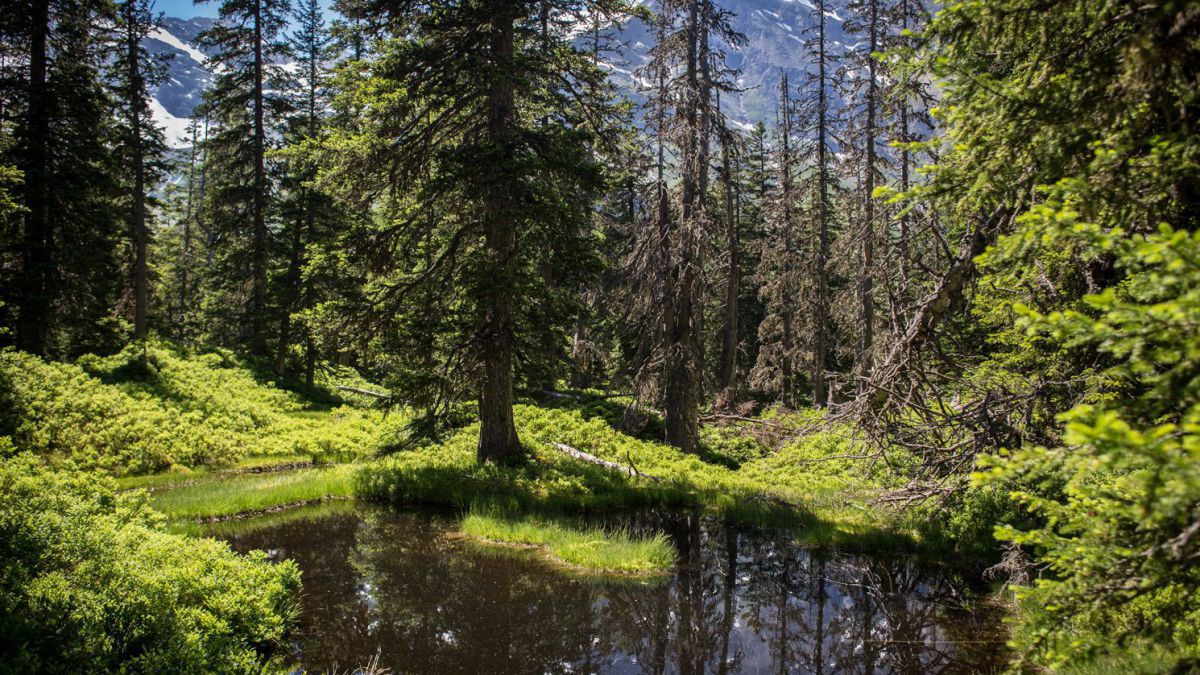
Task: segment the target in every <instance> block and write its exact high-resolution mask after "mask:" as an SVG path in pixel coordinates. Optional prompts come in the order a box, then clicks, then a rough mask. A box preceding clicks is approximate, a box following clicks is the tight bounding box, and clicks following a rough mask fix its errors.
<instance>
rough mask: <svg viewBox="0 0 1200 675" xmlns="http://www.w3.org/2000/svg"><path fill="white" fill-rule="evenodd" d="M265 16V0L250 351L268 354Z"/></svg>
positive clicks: (257, 82) (257, 30)
mask: <svg viewBox="0 0 1200 675" xmlns="http://www.w3.org/2000/svg"><path fill="white" fill-rule="evenodd" d="M262 24H263V17H262V2H261V0H259V1H256V2H255V3H254V230H253V233H252V237H253V239H252V241H251V245H250V248H251V251H250V257H251V274H252V277H253V278H252V279H251V295H250V326H251V331H252V332H253V335H251V336H250V349H251V351H252V352H253V353H255V354H256V355H258V356H264V355H266V353H267V345H266V326H265V325H264V323H265V321H266V318H267V317H266V311H267V219H266V201H267V195H266V193H267V169H266V127H265V123H264V119H263V117H264V101H263V97H264V93H263V87H264V84H263V70H264V68H265V64H264V63H263V30H262Z"/></svg>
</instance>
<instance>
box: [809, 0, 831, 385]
mask: <svg viewBox="0 0 1200 675" xmlns="http://www.w3.org/2000/svg"><path fill="white" fill-rule="evenodd" d="M826 77H827V75H826V73H825V2H824V0H817V86H818V91H817V255H816V260H815V261H814V263H815V264H814V267H815V269H814V273H815V275H816V282H817V301H816V303H815V304H814V316H813V332H814V333H815V335H814V336H813V372H812V395H813V405H815V406H823V405H825V404H826V402H827V401H826V399H827V397H828V393H827V391H826V387H825V362H826V351H827V349H828V346H827V342H828V336H827V331H828V325H829V284H828V280H827V279H826V277H825V275H826V272H827V271H828V260H829V202H828V200H829V167H828V162H829V159H828V154H829V152H828V147H827V146H826V134H827V130H826V121H827V120H826V115H827V114H828V101H827V100H826V99H827V94H826V91H825V85H826Z"/></svg>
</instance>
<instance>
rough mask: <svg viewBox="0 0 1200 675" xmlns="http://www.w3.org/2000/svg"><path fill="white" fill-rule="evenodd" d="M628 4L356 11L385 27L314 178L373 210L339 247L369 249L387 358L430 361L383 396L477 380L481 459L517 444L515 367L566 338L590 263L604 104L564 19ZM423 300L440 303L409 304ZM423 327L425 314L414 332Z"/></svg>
mask: <svg viewBox="0 0 1200 675" xmlns="http://www.w3.org/2000/svg"><path fill="white" fill-rule="evenodd" d="M623 8H624V3H623V2H616V1H615V0H614V1H604V0H594V1H590V2H583V1H577V2H571V1H567V0H558V1H553V2H551V1H547V2H512V1H508V0H487V1H476V2H454V3H451V2H433V3H428V2H391V3H378V4H376V3H367V4H366V5H365V6H364V7H362V8H360V10H361V11H362V12H364V13H365V14H364V15H363V16H360V17H359V18H364V17H365V16H368V15H370V16H374V17H375V18H376V19H379V18H380V17H386V20H385V21H383V23H384V24H386V25H387V27H388V32H387V33H386V34H384V35H383V38H382V39H381V40H380V41H379V42H378V43H375V44H372V45H370V47H369V48H368V50H367V51H368V54H369V58H370V61H369V63H367V64H366V67H367V68H369V69H370V72H371V74H372V79H371V81H370V82H369V89H368V88H364V84H367V83H364V82H361V81H360V83H359V85H358V87H356V88H354V89H352V90H351V91H348V92H346V94H345V95H344V96H342V97H340V98H339V100H338V110H337V114H336V116H341V117H343V118H344V119H346V120H353V122H352V123H350V124H344V125H340V127H339V128H338V129H337V130H335V131H334V133H333V137H332V139H331V141H330V144H329V150H328V151H327V155H326V156H327V157H329V158H330V160H331V163H330V167H331V169H332V170H331V171H327V172H326V174H325V183H326V184H327V185H330V186H331V188H332V189H335V190H336V191H337V193H338V194H339V195H340V196H342V197H343V199H346V200H347V201H348V203H352V204H355V205H357V206H359V207H365V208H366V209H369V210H370V211H371V212H372V218H373V220H372V221H371V222H368V223H364V224H362V227H361V228H360V229H359V230H358V232H357V233H356V234H357V237H358V239H359V241H364V240H365V241H370V242H372V243H371V244H370V245H369V246H363V245H362V244H359V245H357V246H356V245H354V244H351V245H352V246H354V247H355V248H357V249H358V250H361V251H362V253H363V254H364V257H363V258H362V259H361V264H360V265H361V266H360V267H359V268H358V269H360V270H361V271H362V273H363V274H364V275H365V276H366V279H365V286H364V287H362V288H361V291H359V292H358V295H359V307H360V308H361V310H362V314H363V315H366V316H379V315H381V314H382V315H384V316H383V321H385V322H388V323H386V324H385V325H389V326H392V327H394V328H395V329H396V332H395V333H393V334H391V335H390V336H388V338H387V339H388V341H389V344H390V345H393V346H392V347H391V349H389V350H388V351H389V352H390V353H392V354H393V357H392V358H391V363H392V367H393V369H395V367H396V364H398V363H403V362H404V361H405V360H406V359H411V358H413V357H414V356H416V355H417V354H424V355H425V358H426V359H427V362H426V363H422V364H420V368H419V371H420V373H421V374H422V375H421V376H420V377H404V378H396V379H394V380H393V383H394V384H395V385H396V386H395V387H394V389H397V390H398V393H399V394H401V395H402V396H404V397H405V398H406V399H407V400H410V401H412V399H413V398H414V397H415V398H418V399H421V400H423V401H424V402H425V403H426V404H427V405H428V407H430V408H431V409H437V408H438V407H439V406H441V405H442V402H444V401H446V400H453V399H454V398H457V397H458V395H459V394H461V393H465V392H466V391H469V390H471V389H474V392H475V394H476V395H477V397H478V399H477V400H478V404H479V418H480V437H479V446H478V458H479V460H480V461H498V462H507V461H512V460H515V459H517V458H519V457H521V456H522V455H523V449H522V447H521V444H520V440H519V439H518V437H517V432H516V427H515V424H514V421H513V409H512V405H513V395H514V394H513V389H514V372H515V371H516V370H519V369H521V370H523V369H525V368H527V367H528V366H529V365H530V363H528V362H526V360H525V358H524V356H525V353H526V352H525V347H529V352H528V353H530V354H534V353H536V352H537V351H539V349H540V346H541V345H545V344H546V343H547V339H546V337H545V336H546V334H547V333H550V334H557V335H560V336H562V339H561V341H556V343H557V344H559V345H564V346H565V345H566V344H567V340H566V334H565V329H566V327H567V326H569V325H571V323H573V316H571V312H570V308H571V307H577V306H578V300H577V297H576V296H577V293H578V289H579V288H580V285H581V284H580V281H581V280H580V279H576V278H573V277H574V276H576V275H579V274H587V273H591V272H594V271H595V269H596V256H595V242H594V238H593V236H592V234H591V232H592V212H591V206H592V202H593V200H594V198H595V197H596V196H597V195H598V191H599V189H600V188H601V187H602V185H601V178H602V176H601V173H600V171H599V167H598V165H597V163H596V162H595V159H594V157H593V153H592V147H593V141H594V138H595V136H596V128H597V126H596V123H595V122H592V120H599V121H602V120H604V119H605V117H606V116H607V115H608V114H609V113H608V112H607V109H608V108H609V106H608V103H607V102H606V101H602V100H595V99H594V98H591V97H588V96H587V95H586V93H587V91H588V87H587V86H586V83H588V82H591V81H595V80H599V79H603V77H604V75H603V73H602V72H599V71H598V70H597V69H596V67H595V65H594V64H593V63H592V62H591V59H588V58H587V55H586V54H583V53H581V52H580V50H578V49H577V48H576V47H575V46H574V45H573V44H572V43H571V41H570V40H569V37H568V36H569V33H568V28H569V27H570V26H572V25H575V22H577V21H578V20H579V18H580V16H582V15H584V14H586V13H588V12H596V11H600V12H603V13H605V14H607V15H611V14H616V13H619V12H620V11H621V10H623ZM543 20H545V22H546V23H545V24H544V23H543ZM544 25H545V26H547V27H546V29H543V26H544ZM354 63H355V65H354V67H358V65H359V64H358V62H354ZM368 98H369V99H370V101H371V105H368V106H363V105H361V102H362V101H363V100H366V99H368ZM585 119H587V120H589V122H588V123H587V124H585V123H584V120H585ZM383 139H387V141H386V144H385V143H384V140H383ZM518 235H519V236H518ZM389 251H391V252H394V253H392V254H389V253H388V252H389ZM430 303H432V305H435V306H436V307H438V308H439V309H437V310H435V311H426V312H421V309H422V308H423V307H424V308H425V309H433V307H431V306H429V305H430ZM564 320H565V321H566V322H565V323H564ZM427 321H435V322H436V323H435V325H424V326H420V327H419V328H420V329H419V330H413V328H416V327H417V326H415V325H414V322H427ZM381 337H382V336H381ZM431 340H432V341H433V342H432V344H430V343H429V342H428V341H431ZM376 344H380V343H379V342H377V343H376ZM403 345H413V346H415V347H419V349H418V350H417V351H416V352H415V353H411V352H410V353H405V350H403V349H402V346H403ZM559 349H560V351H561V350H562V347H559ZM562 358H563V359H564V360H565V354H563V357H562ZM414 365H415V364H414ZM417 370H418V368H416V367H410V366H401V368H400V372H409V373H412V372H414V371H417Z"/></svg>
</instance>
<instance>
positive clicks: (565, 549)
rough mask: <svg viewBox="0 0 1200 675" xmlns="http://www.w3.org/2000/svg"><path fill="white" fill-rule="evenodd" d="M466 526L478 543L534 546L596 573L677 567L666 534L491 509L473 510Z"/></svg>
mask: <svg viewBox="0 0 1200 675" xmlns="http://www.w3.org/2000/svg"><path fill="white" fill-rule="evenodd" d="M461 528H462V531H463V533H464V534H466V535H468V536H470V537H472V538H474V539H477V540H480V541H483V542H486V543H494V544H503V545H516V546H526V547H533V548H536V549H538V550H539V551H541V552H542V553H544V554H545V555H546V556H548V557H550V558H551V559H553V560H555V561H557V562H560V563H563V564H565V565H567V566H569V567H572V568H575V569H578V570H580V571H585V572H590V573H600V574H623V575H638V576H662V575H666V574H669V573H670V572H671V568H672V567H673V566H674V564H675V553H674V551H673V550H672V549H671V545H670V544H669V543H668V542H667V538H666V537H665V536H664V535H662V534H654V535H651V536H635V535H633V534H631V533H629V532H628V531H625V530H612V531H606V530H602V529H599V528H575V527H572V526H570V525H566V524H564V523H561V522H556V521H552V520H548V519H545V518H539V517H516V516H507V515H501V514H499V513H497V512H492V511H487V510H481V511H472V512H471V513H470V514H469V515H468V516H467V517H466V518H464V519H463V522H462V525H461Z"/></svg>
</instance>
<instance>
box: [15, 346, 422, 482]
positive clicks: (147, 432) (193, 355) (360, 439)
mask: <svg viewBox="0 0 1200 675" xmlns="http://www.w3.org/2000/svg"><path fill="white" fill-rule="evenodd" d="M346 377H347V379H348V381H356V380H353V379H349V378H348V376H346ZM335 382H336V380H329V381H328V382H325V383H324V384H323V387H314V388H310V389H308V390H307V393H306V394H304V395H302V394H300V393H297V392H293V391H286V390H284V389H282V388H281V387H280V386H279V385H280V384H281V383H279V382H276V381H273V380H271V379H269V378H265V377H262V376H261V374H260V373H257V372H256V371H255V370H254V369H253V367H252V366H251V365H250V364H249V363H247V362H244V361H242V360H240V359H238V358H237V357H236V356H235V355H233V354H231V353H229V352H225V351H223V350H208V351H192V350H189V349H186V348H184V347H181V346H179V345H174V344H171V343H168V342H163V341H151V342H148V343H146V344H144V345H143V344H137V345H131V346H129V347H127V348H126V349H124V350H122V351H121V352H119V353H117V354H113V355H111V356H103V357H101V356H95V355H85V356H82V357H80V358H79V360H78V361H76V362H75V363H62V362H47V361H44V360H42V359H40V358H38V357H36V356H32V355H29V354H23V353H20V352H3V353H0V428H4V429H6V430H11V432H10V433H11V436H12V438H13V441H14V443H15V445H16V446H17V448H18V449H19V450H28V451H31V452H34V453H36V454H38V455H39V456H41V457H43V458H45V459H46V460H47V461H48V462H49V463H50V464H51V465H66V464H68V463H70V464H72V465H75V466H79V467H82V468H86V469H100V470H103V471H105V472H108V473H110V474H112V475H114V476H130V475H141V474H153V473H161V472H164V471H168V470H173V471H176V472H182V470H184V469H200V468H205V467H209V468H224V467H229V466H236V465H237V464H238V463H239V462H241V461H242V460H244V459H245V458H246V457H250V456H259V457H263V456H277V457H285V456H292V455H307V456H309V457H311V458H313V459H314V460H317V461H349V460H353V459H358V458H361V457H364V456H367V455H370V454H373V453H374V452H376V451H377V450H379V449H381V448H383V447H385V446H387V445H388V444H389V443H391V442H392V439H393V438H394V436H395V434H396V430H397V429H400V428H402V427H403V426H404V424H405V423H406V422H407V418H406V417H405V415H404V414H403V412H402V411H401V412H399V413H396V414H392V415H385V413H384V411H382V410H376V409H374V408H372V407H369V406H367V405H366V404H363V403H361V402H360V401H357V400H343V399H341V398H340V397H337V396H335V395H334V394H333V393H331V392H333V391H335V390H334V389H333V387H334V386H335ZM156 480H159V479H155V480H152V481H151V482H150V484H149V485H153V484H155V481H156ZM167 482H171V480H167Z"/></svg>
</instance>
